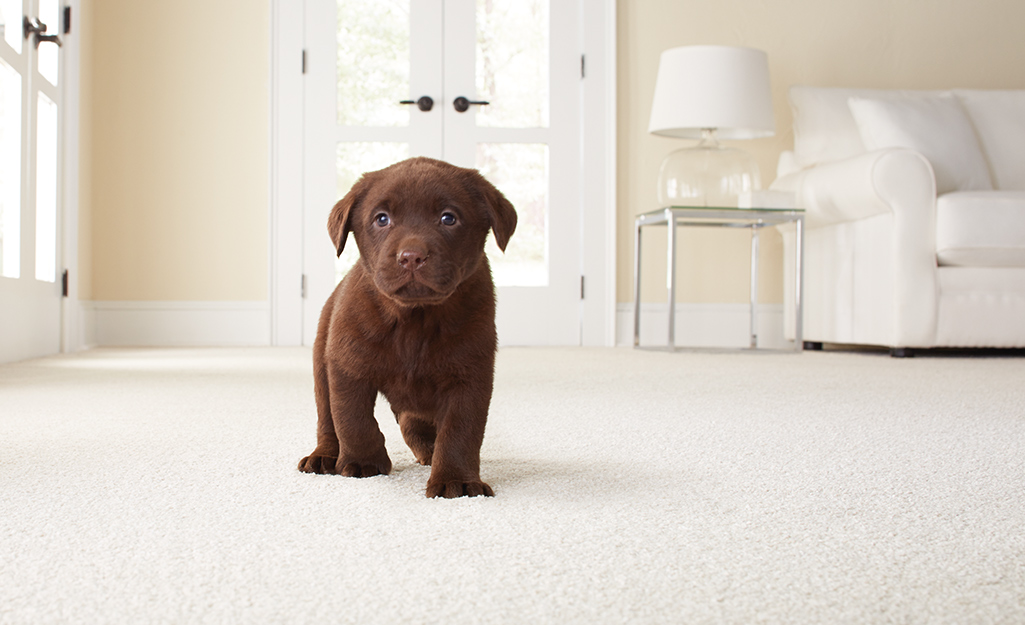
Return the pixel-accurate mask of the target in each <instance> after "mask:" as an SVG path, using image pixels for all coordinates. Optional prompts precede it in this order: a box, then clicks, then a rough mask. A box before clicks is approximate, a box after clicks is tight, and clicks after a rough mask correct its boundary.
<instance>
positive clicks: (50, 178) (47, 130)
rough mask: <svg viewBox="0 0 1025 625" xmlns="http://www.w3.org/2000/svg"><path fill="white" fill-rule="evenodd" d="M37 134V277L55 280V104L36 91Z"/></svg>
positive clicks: (47, 280) (38, 278)
mask: <svg viewBox="0 0 1025 625" xmlns="http://www.w3.org/2000/svg"><path fill="white" fill-rule="evenodd" d="M37 133H38V134H37V135H36V280H45V281H46V282H53V281H54V280H56V279H57V105H56V104H54V103H53V101H51V100H50V98H48V97H46V96H45V95H43V94H42V93H40V94H39V126H38V130H37Z"/></svg>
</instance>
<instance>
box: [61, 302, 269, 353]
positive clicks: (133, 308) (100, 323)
mask: <svg viewBox="0 0 1025 625" xmlns="http://www.w3.org/2000/svg"><path fill="white" fill-rule="evenodd" d="M79 314H80V315H81V318H82V322H83V323H84V324H85V325H86V326H87V327H90V328H91V329H92V333H91V334H89V335H87V336H86V337H84V338H85V339H87V340H88V342H89V343H91V344H93V345H100V346H145V347H155V346H192V347H198V346H202V347H220V346H250V345H270V344H271V341H270V333H269V328H270V316H271V307H270V304H269V303H268V302H264V301H258V302H232V301H226V302H181V301H170V302H117V301H93V302H82V303H81V307H80V312H79Z"/></svg>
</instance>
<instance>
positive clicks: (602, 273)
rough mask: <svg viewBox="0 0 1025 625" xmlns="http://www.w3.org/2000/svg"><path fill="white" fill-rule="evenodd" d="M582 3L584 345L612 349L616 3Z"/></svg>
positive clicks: (602, 0) (607, 0)
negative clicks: (583, 75) (584, 62)
mask: <svg viewBox="0 0 1025 625" xmlns="http://www.w3.org/2000/svg"><path fill="white" fill-rule="evenodd" d="M580 1H581V11H580V13H581V21H582V24H581V29H582V33H583V46H582V48H583V51H584V55H585V58H586V66H585V78H584V81H583V90H582V91H583V92H582V94H581V97H582V98H583V102H582V105H583V109H584V112H583V132H582V138H581V140H582V141H583V150H582V154H583V159H584V161H583V180H582V187H583V188H582V193H581V201H582V202H583V211H582V215H581V217H582V224H581V236H582V250H581V264H582V266H581V273H582V275H583V276H584V277H585V279H586V281H585V293H584V295H585V297H584V300H583V302H582V304H581V331H580V338H581V341H580V342H581V344H583V345H588V346H609V347H610V346H612V345H615V343H616V221H617V215H616V168H617V161H616V2H615V0H580ZM596 5H597V6H596ZM589 207H591V209H590V210H589V209H588V208H589Z"/></svg>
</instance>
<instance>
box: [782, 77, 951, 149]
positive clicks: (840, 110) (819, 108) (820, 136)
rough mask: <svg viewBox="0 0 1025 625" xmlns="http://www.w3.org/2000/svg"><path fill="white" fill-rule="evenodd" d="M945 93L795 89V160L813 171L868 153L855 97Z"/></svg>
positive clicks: (792, 99)
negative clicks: (856, 114)
mask: <svg viewBox="0 0 1025 625" xmlns="http://www.w3.org/2000/svg"><path fill="white" fill-rule="evenodd" d="M941 93H949V92H945V91H902V90H894V89H845V88H839V87H809V86H805V85H796V86H793V87H791V88H790V91H789V99H790V110H791V113H793V116H794V158H795V160H796V161H797V164H798V165H800V166H801V167H811V166H813V165H818V164H820V163H826V162H829V161H839V160H843V159H846V158H851V157H852V156H858V155H859V154H864V153H865V145H864V143H862V141H861V134H860V133H859V132H858V126H857V125H856V124H855V123H854V117H853V116H852V115H851V110H850V108H849V106H848V104H847V101H848V100H850V99H851V98H852V97H855V96H858V97H865V98H874V99H901V98H907V97H915V96H922V95H939V94H941Z"/></svg>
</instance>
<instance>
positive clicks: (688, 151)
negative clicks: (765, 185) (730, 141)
mask: <svg viewBox="0 0 1025 625" xmlns="http://www.w3.org/2000/svg"><path fill="white" fill-rule="evenodd" d="M761 186H762V182H761V174H760V173H759V170H758V163H757V161H755V159H754V157H753V156H751V155H750V154H748V153H747V152H744V151H743V150H738V149H736V148H728V147H724V146H721V145H719V143H718V142H716V141H715V136H714V133H711V132H708V134H706V136H705V138H704V139H702V140H701V143H699V144H698V145H696V146H694V147H691V148H684V149H682V150H676V151H675V152H672V153H670V154H669V156H667V157H666V158H665V160H664V161H662V167H661V168H660V169H659V173H658V202H659V206H722V207H736V206H738V203H739V197H740V195H741V194H743V193H750V192H751V191H756V190H758V189H760V188H761Z"/></svg>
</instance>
